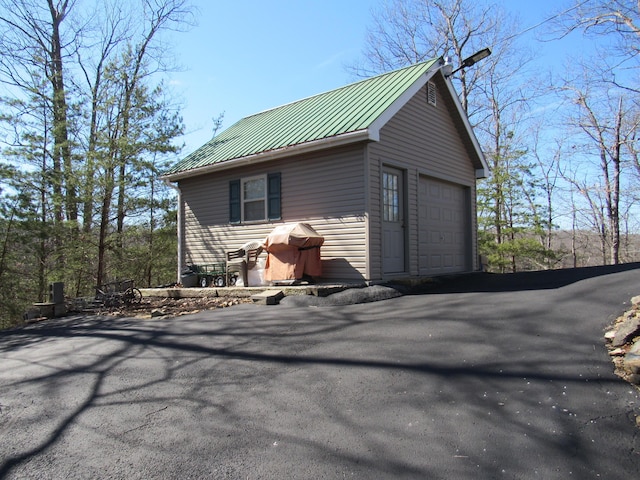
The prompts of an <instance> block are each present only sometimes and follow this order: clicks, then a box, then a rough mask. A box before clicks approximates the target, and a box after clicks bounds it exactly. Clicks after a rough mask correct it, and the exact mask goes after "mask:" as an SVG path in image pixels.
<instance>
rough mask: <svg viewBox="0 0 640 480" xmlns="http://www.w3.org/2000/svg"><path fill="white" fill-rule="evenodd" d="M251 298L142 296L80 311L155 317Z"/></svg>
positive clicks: (209, 308)
mask: <svg viewBox="0 0 640 480" xmlns="http://www.w3.org/2000/svg"><path fill="white" fill-rule="evenodd" d="M251 302H252V300H251V298H248V297H247V298H238V297H203V298H165V297H143V298H142V300H141V301H140V303H134V304H130V305H120V306H117V307H103V306H96V307H92V308H87V309H83V310H82V313H85V314H95V315H113V316H117V317H135V318H155V317H164V316H171V317H175V316H179V315H188V314H190V313H197V312H200V311H203V310H213V309H216V308H227V307H231V306H233V305H238V304H240V303H251Z"/></svg>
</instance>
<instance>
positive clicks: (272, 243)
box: [264, 223, 324, 281]
mask: <svg viewBox="0 0 640 480" xmlns="http://www.w3.org/2000/svg"><path fill="white" fill-rule="evenodd" d="M323 243H324V237H321V236H320V235H318V232H316V231H315V230H314V229H313V228H312V227H311V226H310V225H308V224H306V223H289V224H285V225H280V226H278V227H276V228H274V229H273V231H272V232H271V233H270V234H269V235H268V236H267V238H266V239H265V241H264V244H265V248H266V250H267V252H268V253H269V255H268V256H267V263H266V265H265V269H264V279H265V280H268V281H273V280H300V279H301V278H302V277H303V276H304V275H307V276H310V277H319V276H321V275H322V262H321V260H320V247H321V246H322V244H323Z"/></svg>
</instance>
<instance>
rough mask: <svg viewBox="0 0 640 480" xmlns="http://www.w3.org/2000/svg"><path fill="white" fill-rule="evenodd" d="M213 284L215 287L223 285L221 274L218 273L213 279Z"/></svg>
mask: <svg viewBox="0 0 640 480" xmlns="http://www.w3.org/2000/svg"><path fill="white" fill-rule="evenodd" d="M213 284H214V285H215V286H216V287H224V277H223V276H222V275H218V276H217V277H216V278H215V279H214V280H213Z"/></svg>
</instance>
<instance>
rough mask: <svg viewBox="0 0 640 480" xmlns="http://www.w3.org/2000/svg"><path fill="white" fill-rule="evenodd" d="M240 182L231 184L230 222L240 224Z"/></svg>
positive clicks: (235, 181) (233, 181) (234, 181)
mask: <svg viewBox="0 0 640 480" xmlns="http://www.w3.org/2000/svg"><path fill="white" fill-rule="evenodd" d="M240 220H241V215H240V180H231V181H230V182H229V222H230V223H240Z"/></svg>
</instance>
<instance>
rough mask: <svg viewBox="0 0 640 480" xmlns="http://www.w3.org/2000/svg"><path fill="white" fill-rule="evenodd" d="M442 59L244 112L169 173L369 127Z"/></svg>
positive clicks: (185, 170)
mask: <svg viewBox="0 0 640 480" xmlns="http://www.w3.org/2000/svg"><path fill="white" fill-rule="evenodd" d="M438 61H439V59H433V60H429V61H427V62H423V63H418V64H415V65H412V66H410V67H406V68H403V69H400V70H396V71H393V72H389V73H386V74H383V75H378V76H376V77H372V78H369V79H366V80H361V81H359V82H356V83H353V84H350V85H346V86H344V87H341V88H338V89H336V90H331V91H329V92H326V93H321V94H319V95H315V96H313V97H309V98H305V99H303V100H299V101H297V102H293V103H289V104H287V105H283V106H281V107H277V108H273V109H271V110H266V111H264V112H261V113H257V114H255V115H251V116H249V117H245V118H243V119H242V120H240V121H238V122H237V123H235V124H234V125H232V126H231V127H229V128H228V129H226V130H224V131H223V132H222V133H220V134H219V135H217V136H216V137H215V138H213V139H212V140H210V141H208V142H207V143H206V144H204V145H203V146H202V147H200V148H199V149H197V150H195V151H194V152H193V153H191V154H190V155H187V156H186V157H185V158H184V159H182V160H180V161H179V162H177V163H176V164H175V165H174V166H173V167H171V168H170V169H169V170H168V171H167V172H166V173H165V176H166V177H169V178H170V177H172V176H173V175H176V174H180V173H183V172H188V171H191V170H199V169H201V168H203V167H210V166H214V165H217V164H220V163H222V162H227V161H229V160H234V159H240V158H245V157H250V156H252V155H258V154H262V153H266V152H274V151H278V150H280V149H286V148H289V147H293V146H299V145H302V144H305V143H308V142H314V141H320V140H324V139H330V138H332V137H337V136H340V135H344V134H351V133H355V132H360V131H366V130H367V129H368V128H369V127H370V126H371V125H372V124H373V123H374V122H375V121H376V120H377V119H378V118H380V117H381V115H382V114H383V113H384V112H385V111H386V110H387V109H388V108H389V107H390V106H391V105H393V103H394V102H395V101H396V100H398V99H399V98H400V97H401V96H402V94H403V93H405V92H406V91H407V89H408V88H409V87H411V86H412V85H414V84H415V83H416V81H417V80H419V79H420V78H421V76H422V75H424V74H425V73H427V72H428V71H429V69H430V68H432V67H433V65H434V64H436V62H438ZM425 81H426V79H425ZM193 173H195V172H193Z"/></svg>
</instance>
